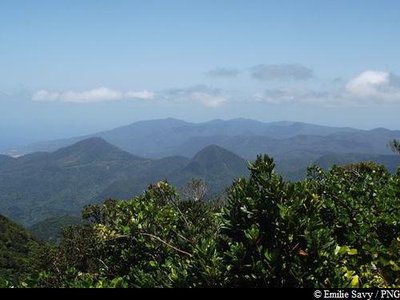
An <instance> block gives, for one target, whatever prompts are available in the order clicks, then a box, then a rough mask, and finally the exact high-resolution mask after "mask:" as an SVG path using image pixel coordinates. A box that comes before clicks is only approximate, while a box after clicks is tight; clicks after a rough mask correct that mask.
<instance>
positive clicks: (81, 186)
mask: <svg viewBox="0 0 400 300" xmlns="http://www.w3.org/2000/svg"><path fill="white" fill-rule="evenodd" d="M398 138H400V131H393V130H388V129H382V128H378V129H373V130H359V129H353V128H336V127H326V126H319V125H313V124H305V123H297V122H275V123H262V122H258V121H253V120H247V119H234V120H228V121H222V120H214V121H210V122H205V123H198V124H195V123H188V122H185V121H181V120H176V119H163V120H153V121H142V122H136V123H133V124H131V125H128V126H124V127H119V128H116V129H113V130H110V131H105V132H99V133H96V134H92V135H89V136H82V137H74V138H70V139H64V140H57V141H50V142H42V143H36V144H31V145H28V146H25V147H23V148H19V149H13V152H12V153H13V154H19V155H16V156H15V157H10V156H8V155H0V213H2V214H4V215H6V216H8V217H10V218H11V219H13V220H15V221H17V222H19V223H21V224H24V225H26V226H31V225H34V224H36V223H38V222H42V221H45V220H48V219H49V218H50V220H51V218H52V217H54V216H78V215H79V213H80V210H81V209H82V207H83V206H85V205H86V204H89V203H98V202H101V201H103V200H105V199H107V198H116V199H126V198H130V197H132V196H134V195H137V194H139V193H141V192H142V191H143V190H144V189H145V188H146V187H147V186H148V185H149V184H151V183H154V182H156V181H158V180H163V179H167V180H168V181H169V182H171V183H173V184H174V185H176V186H177V187H178V188H182V187H183V186H184V185H185V184H186V183H187V182H189V181H190V180H191V179H192V178H201V179H203V180H204V181H205V182H206V183H207V185H208V190H209V192H208V195H209V197H212V196H214V195H217V194H220V193H221V192H222V191H223V190H224V189H225V188H226V187H228V186H229V185H230V184H231V182H232V181H233V180H234V178H237V177H239V176H246V175H247V174H248V170H247V161H248V160H254V159H255V158H256V155H257V154H260V153H263V154H268V155H270V156H272V157H274V159H275V161H276V163H277V171H278V172H279V173H280V174H281V175H283V176H284V177H285V178H286V179H290V180H298V179H301V178H303V177H304V176H305V174H306V169H307V167H308V166H309V165H311V164H317V165H320V166H322V167H324V168H329V167H330V166H331V165H333V164H346V163H353V162H359V161H365V160H372V161H375V162H378V163H382V164H384V165H385V166H386V167H387V168H388V169H389V170H390V171H392V172H394V171H395V170H396V168H397V166H398V165H399V164H400V158H399V156H396V155H393V154H392V153H391V151H390V149H389V148H388V147H387V144H388V142H389V141H391V140H393V139H398ZM8 154H10V153H9V152H8Z"/></svg>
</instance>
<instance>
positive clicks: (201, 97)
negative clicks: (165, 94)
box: [190, 92, 228, 107]
mask: <svg viewBox="0 0 400 300" xmlns="http://www.w3.org/2000/svg"><path fill="white" fill-rule="evenodd" d="M190 98H191V100H193V101H195V102H200V103H202V104H203V105H204V106H207V107H218V106H221V105H223V104H225V103H226V102H227V101H228V99H227V98H225V97H224V96H222V95H213V94H207V93H202V92H194V93H192V94H191V95H190Z"/></svg>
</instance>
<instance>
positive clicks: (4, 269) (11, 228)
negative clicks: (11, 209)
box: [0, 215, 40, 287]
mask: <svg viewBox="0 0 400 300" xmlns="http://www.w3.org/2000/svg"><path fill="white" fill-rule="evenodd" d="M39 247H40V245H39V243H38V242H37V241H36V240H34V239H33V238H32V236H31V235H30V234H29V233H28V232H27V231H26V230H25V229H23V228H22V227H20V226H18V225H17V224H15V223H13V222H12V221H10V220H9V219H7V218H5V217H4V216H2V215H0V287H1V284H2V281H4V280H6V281H8V282H9V283H15V282H16V281H17V280H18V278H19V277H20V276H23V275H25V274H27V273H29V272H31V271H32V270H33V268H34V266H35V263H36V259H37V255H38V251H39Z"/></svg>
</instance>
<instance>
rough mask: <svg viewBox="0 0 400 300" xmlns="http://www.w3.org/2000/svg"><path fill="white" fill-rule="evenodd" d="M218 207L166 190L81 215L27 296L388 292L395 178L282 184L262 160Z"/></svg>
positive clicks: (382, 174)
mask: <svg viewBox="0 0 400 300" xmlns="http://www.w3.org/2000/svg"><path fill="white" fill-rule="evenodd" d="M249 169H250V176H249V178H248V179H244V178H242V179H238V180H237V181H236V182H235V183H234V184H233V186H232V187H231V188H230V190H229V192H228V197H227V199H226V200H225V201H223V202H218V203H214V202H211V203H210V202H202V201H194V200H190V198H189V199H183V198H182V197H181V196H180V195H179V194H178V193H177V191H176V190H175V189H174V188H173V187H172V186H171V185H170V184H168V183H167V182H165V181H161V182H158V183H157V184H154V185H152V186H150V187H149V188H148V190H147V191H146V192H145V193H144V194H143V195H141V196H139V197H136V198H134V199H132V200H129V201H115V200H108V201H106V202H105V203H104V204H102V205H90V206H88V207H86V208H85V210H84V211H83V217H84V218H85V219H86V220H87V221H88V223H87V224H83V225H80V226H77V227H71V228H69V229H67V230H66V231H65V233H64V238H63V240H62V242H61V245H60V246H59V247H58V248H55V249H54V250H53V252H49V255H48V256H46V259H47V261H46V263H45V264H44V265H47V266H48V267H47V268H46V269H44V270H41V271H40V272H39V273H38V274H32V276H31V279H30V280H28V281H26V282H25V283H26V284H28V285H31V286H36V287H348V286H351V287H372V286H379V287H399V286H400V222H399V220H400V172H399V171H398V172H397V173H396V174H395V175H391V174H390V173H389V172H388V171H387V170H386V169H385V168H384V167H383V166H380V165H376V164H374V163H360V164H352V165H347V166H344V167H333V168H332V169H331V170H329V171H324V170H322V169H320V168H318V167H312V168H310V169H309V171H308V176H307V178H306V179H305V180H303V181H301V182H296V183H291V182H285V181H284V180H283V179H282V178H281V177H280V176H279V175H277V174H276V173H275V171H274V163H273V161H272V159H270V158H269V157H267V156H259V157H258V158H257V160H256V161H255V162H254V163H252V164H251V165H250V167H249Z"/></svg>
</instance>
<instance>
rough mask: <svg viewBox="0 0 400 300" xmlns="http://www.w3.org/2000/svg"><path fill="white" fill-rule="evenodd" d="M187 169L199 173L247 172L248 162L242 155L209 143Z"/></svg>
mask: <svg viewBox="0 0 400 300" xmlns="http://www.w3.org/2000/svg"><path fill="white" fill-rule="evenodd" d="M185 170H189V171H191V172H193V173H196V174H199V175H202V174H203V175H204V174H220V173H221V174H222V173H228V174H230V173H235V174H238V173H239V174H245V173H246V172H247V163H246V161H245V160H244V159H243V158H241V157H240V156H238V155H236V154H234V153H232V152H230V151H228V150H226V149H224V148H222V147H220V146H217V145H209V146H207V147H205V148H203V149H202V150H201V151H199V152H198V153H197V154H196V155H195V156H194V157H193V158H192V160H191V161H190V163H189V164H188V165H187V166H186V168H185Z"/></svg>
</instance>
